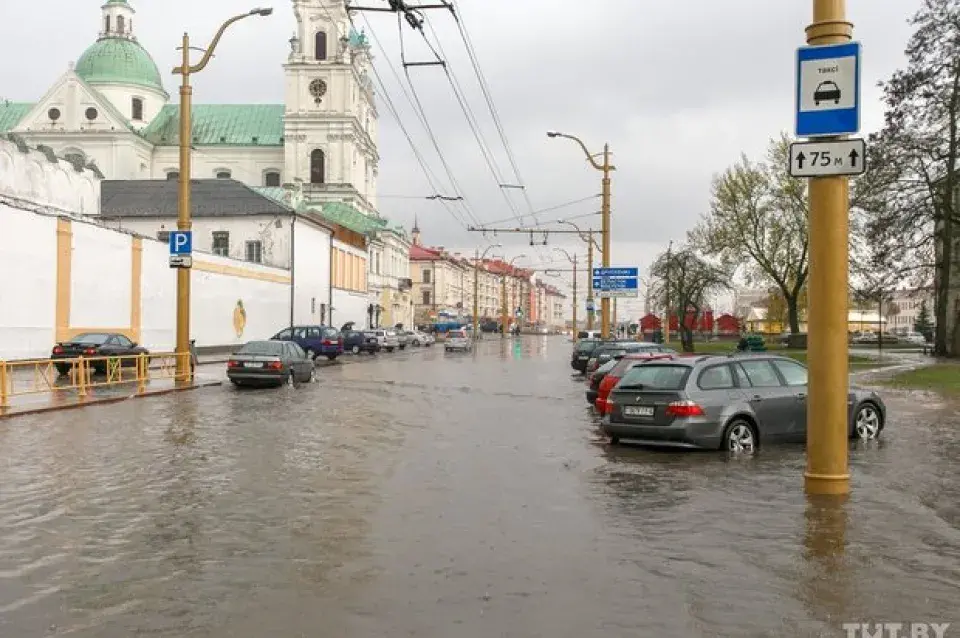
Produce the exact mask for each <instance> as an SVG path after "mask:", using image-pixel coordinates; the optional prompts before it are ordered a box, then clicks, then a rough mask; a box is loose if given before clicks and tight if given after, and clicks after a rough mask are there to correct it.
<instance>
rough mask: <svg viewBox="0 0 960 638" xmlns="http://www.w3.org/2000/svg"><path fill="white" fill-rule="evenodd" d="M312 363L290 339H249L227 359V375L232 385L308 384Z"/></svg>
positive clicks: (313, 367)
mask: <svg viewBox="0 0 960 638" xmlns="http://www.w3.org/2000/svg"><path fill="white" fill-rule="evenodd" d="M315 374H316V372H315V364H314V361H313V357H311V356H309V355H308V354H307V353H306V352H305V351H304V349H303V348H301V347H300V346H299V345H297V343H296V342H294V341H277V340H270V341H250V342H248V343H246V344H244V345H243V347H242V348H240V349H239V350H238V351H237V352H235V353H233V355H231V357H230V360H229V361H227V378H228V379H230V382H231V383H233V385H235V386H271V385H272V386H279V385H284V384H288V385H291V386H293V385H296V384H297V383H310V382H312V381H313V380H314V375H315Z"/></svg>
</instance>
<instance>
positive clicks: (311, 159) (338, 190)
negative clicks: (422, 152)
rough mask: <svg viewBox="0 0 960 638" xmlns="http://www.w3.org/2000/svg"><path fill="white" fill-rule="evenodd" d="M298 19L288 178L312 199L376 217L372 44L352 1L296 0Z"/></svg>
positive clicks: (288, 71)
mask: <svg viewBox="0 0 960 638" xmlns="http://www.w3.org/2000/svg"><path fill="white" fill-rule="evenodd" d="M293 11H294V15H295V17H296V21H297V27H296V32H295V33H294V35H293V37H292V38H291V39H290V57H289V59H288V61H287V63H286V64H285V65H284V74H285V78H286V98H285V115H284V175H285V176H286V180H287V181H288V182H293V181H294V180H297V179H299V180H302V182H303V192H304V196H305V198H306V199H308V200H311V201H338V202H344V201H346V202H348V203H350V204H352V205H353V206H354V207H355V208H357V209H358V210H359V211H361V212H363V213H366V214H376V206H377V204H376V183H377V164H378V161H379V155H378V153H377V110H376V105H375V102H374V91H373V83H372V82H371V80H370V74H371V73H372V70H371V69H372V57H371V55H370V44H369V42H368V41H367V38H366V36H365V35H363V34H362V33H357V32H356V31H355V30H354V29H353V28H352V26H351V23H350V19H349V16H348V15H347V9H346V6H345V3H344V0H293Z"/></svg>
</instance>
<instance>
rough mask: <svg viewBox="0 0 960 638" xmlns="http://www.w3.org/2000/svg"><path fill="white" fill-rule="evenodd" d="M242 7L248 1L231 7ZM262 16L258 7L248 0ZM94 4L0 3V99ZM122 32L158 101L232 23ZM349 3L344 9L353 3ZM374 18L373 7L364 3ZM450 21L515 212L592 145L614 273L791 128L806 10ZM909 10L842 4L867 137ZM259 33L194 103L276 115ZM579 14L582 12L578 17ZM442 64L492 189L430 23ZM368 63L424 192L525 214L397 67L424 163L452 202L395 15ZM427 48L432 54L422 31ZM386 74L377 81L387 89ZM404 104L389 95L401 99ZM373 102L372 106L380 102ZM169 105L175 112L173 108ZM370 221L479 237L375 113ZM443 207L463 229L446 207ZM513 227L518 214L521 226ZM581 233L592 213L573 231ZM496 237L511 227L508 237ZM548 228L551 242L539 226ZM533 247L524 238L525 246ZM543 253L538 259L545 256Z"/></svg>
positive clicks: (589, 172)
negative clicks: (403, 62)
mask: <svg viewBox="0 0 960 638" xmlns="http://www.w3.org/2000/svg"><path fill="white" fill-rule="evenodd" d="M250 1H251V2H253V1H255V0H250ZM263 2H264V3H266V2H269V0H263ZM100 4H101V2H100V1H99V0H90V1H85V0H49V2H47V3H43V13H42V16H38V14H37V10H38V6H36V3H32V2H31V3H27V2H3V3H2V4H0V23H2V24H4V25H8V27H9V26H10V25H22V28H7V29H6V30H5V33H4V38H3V41H4V47H5V51H6V55H3V56H2V57H0V99H10V100H14V101H28V100H29V101H32V100H36V99H38V98H40V97H41V96H42V95H43V94H44V93H45V92H46V91H47V89H48V88H49V87H50V85H51V84H52V83H53V82H54V81H55V80H56V78H57V77H58V76H59V75H60V74H61V73H62V72H63V71H65V70H66V68H67V64H68V62H70V61H72V60H76V59H77V57H79V55H80V54H81V53H82V52H83V50H84V49H85V48H86V47H87V46H88V45H89V44H90V43H91V42H93V40H94V39H95V38H96V34H97V31H98V28H99V25H100ZM132 4H133V6H134V7H135V8H136V10H137V16H136V19H135V30H136V32H137V35H138V37H139V39H140V41H141V43H142V44H143V45H144V46H145V47H146V48H147V50H148V51H150V53H151V54H152V55H153V56H154V58H155V59H156V61H157V63H158V65H159V66H160V69H161V72H162V73H163V74H164V78H165V80H164V82H165V84H166V88H167V90H168V91H169V92H170V93H171V94H172V95H174V96H175V95H176V88H175V83H174V78H173V76H172V75H170V69H171V68H172V67H173V66H174V65H175V64H176V63H177V56H178V53H177V51H176V50H175V47H176V46H177V45H178V44H179V38H180V34H181V33H182V32H183V31H184V30H188V31H189V32H190V34H191V37H192V38H193V40H194V42H195V43H196V44H197V45H198V46H203V45H204V44H206V43H207V42H208V41H209V38H210V37H211V36H212V34H213V32H214V31H215V30H216V28H217V27H218V26H219V24H220V22H221V21H222V20H223V19H224V18H225V17H228V16H230V15H232V14H234V13H237V12H239V11H244V10H247V9H249V8H250V7H249V6H248V5H247V3H246V2H244V1H241V0H204V1H203V2H196V1H195V0H194V1H188V0H163V1H162V2H160V1H158V0H139V1H137V0H132ZM354 4H360V3H359V1H357V0H355V2H354ZM364 4H365V5H366V6H385V5H386V2H385V0H365V2H364ZM455 4H456V5H457V6H458V10H459V13H460V14H461V16H462V24H463V25H465V27H466V32H467V34H468V36H469V37H470V39H471V41H472V43H473V45H474V48H475V50H476V55H477V59H478V61H479V63H480V66H481V70H482V72H483V74H484V76H485V77H486V80H487V82H488V84H489V86H490V90H491V92H492V97H493V100H494V103H495V105H496V108H497V111H498V112H499V115H500V119H501V121H502V124H503V129H504V132H505V134H506V138H507V141H508V143H509V145H510V147H511V148H512V150H513V153H514V156H515V159H516V164H517V166H518V167H519V170H520V176H521V178H522V179H523V181H524V183H525V184H526V187H527V188H526V193H527V194H528V195H529V199H530V202H531V204H532V207H533V209H534V210H539V209H543V208H549V207H553V206H556V205H558V204H562V203H564V202H570V201H572V200H581V199H583V198H586V197H590V196H593V195H597V194H598V193H599V191H600V183H599V182H600V180H599V177H600V174H599V173H598V172H597V171H595V170H593V169H592V168H590V167H589V166H588V165H587V164H586V161H585V159H584V157H583V153H582V151H581V150H580V149H579V148H577V147H576V146H575V145H574V144H573V143H571V142H569V141H564V140H550V139H548V138H547V137H546V136H545V132H546V131H547V130H560V131H563V132H568V133H572V134H576V135H578V136H579V137H581V138H582V139H583V140H584V141H585V142H586V143H587V144H588V146H589V147H590V149H591V151H594V152H599V151H601V150H602V148H603V144H604V142H609V143H610V147H611V150H612V151H613V158H614V163H615V165H616V167H617V170H616V172H615V173H614V180H613V209H614V217H613V229H614V230H613V237H614V245H613V250H612V257H613V263H614V265H639V266H641V268H644V269H646V268H647V267H649V264H650V262H651V260H652V259H653V258H654V257H655V256H656V254H657V253H659V252H660V251H662V250H663V249H665V247H666V245H667V242H668V241H670V240H671V239H673V240H677V241H680V240H682V239H683V237H684V235H685V232H686V231H687V229H688V228H689V227H690V226H692V225H693V224H694V223H695V222H696V220H697V218H698V217H699V216H700V214H701V213H702V212H703V211H704V210H706V209H707V207H708V205H709V188H710V180H711V177H712V175H713V174H714V173H716V172H717V171H720V170H723V169H724V168H725V167H726V166H728V165H729V164H731V163H733V162H735V161H736V160H737V158H738V155H739V153H740V152H741V151H743V152H746V153H747V154H748V155H751V156H755V157H756V156H759V155H760V154H761V153H762V152H763V149H764V147H765V145H766V143H767V140H768V139H769V138H770V137H771V136H775V135H777V134H778V132H779V131H781V130H784V131H790V130H792V127H793V110H792V101H793V95H794V55H795V48H796V47H797V46H798V45H801V44H803V28H804V26H805V25H806V24H807V23H808V22H809V19H810V12H811V2H810V0H724V1H722V2H720V1H718V0H672V1H671V2H662V1H660V0H595V1H594V2H591V3H588V4H585V3H582V2H571V1H569V0H455ZM919 4H920V0H849V1H848V2H847V8H848V13H849V18H850V19H851V20H852V21H853V22H854V23H855V38H856V39H858V40H860V41H861V42H863V45H864V68H863V78H864V81H863V88H864V106H865V109H864V115H863V125H864V126H863V128H864V130H865V131H871V130H873V129H875V128H876V127H877V126H878V125H879V124H880V122H881V118H882V111H881V108H880V102H879V92H878V90H877V89H876V88H875V86H876V83H877V81H878V80H880V79H883V78H886V77H888V76H889V74H890V73H891V72H892V71H893V70H894V69H896V68H897V67H899V66H901V65H902V63H903V55H902V51H903V48H904V45H905V43H906V40H907V37H908V36H909V27H908V25H907V24H906V20H907V18H908V17H909V16H910V15H912V14H913V13H914V12H915V11H916V10H917V8H918V7H919ZM274 8H275V9H276V11H275V14H274V15H273V16H271V17H269V18H264V19H251V20H245V21H243V22H241V23H239V24H238V25H235V27H233V28H232V29H231V31H230V32H229V33H228V34H227V36H226V37H225V38H224V40H223V41H222V43H221V44H220V46H219V48H218V52H217V56H216V58H215V60H214V61H213V62H212V63H211V65H210V66H209V67H208V68H207V69H206V70H205V71H204V72H203V73H202V74H201V75H198V76H197V77H196V78H195V90H194V96H195V97H194V99H195V101H196V102H198V103H202V102H226V103H268V102H273V103H279V102H282V101H283V70H282V68H281V64H282V63H283V62H284V61H285V59H286V56H287V53H288V51H289V44H288V42H287V41H288V39H289V38H290V36H291V34H292V32H293V27H294V18H293V13H292V10H291V5H290V3H289V2H287V1H285V0H275V2H274ZM585 9H589V10H585ZM427 15H428V16H429V18H430V27H432V29H434V30H435V32H436V35H437V37H438V38H439V41H440V44H441V46H442V49H443V57H444V59H445V60H446V61H447V62H448V68H449V69H450V71H451V72H452V74H453V76H455V78H456V80H458V81H459V84H460V85H462V86H463V90H464V93H465V95H466V99H467V103H468V105H469V107H470V109H471V110H472V111H473V113H474V114H475V115H476V117H477V119H478V120H479V122H480V127H481V129H482V136H483V137H484V138H485V140H486V141H487V142H488V143H489V145H490V147H491V149H492V152H493V153H494V154H495V165H496V167H497V170H498V172H499V173H500V174H501V175H502V179H503V180H504V181H505V182H507V183H511V184H515V183H516V182H517V177H516V176H515V175H514V174H513V170H512V168H511V167H510V163H509V162H508V159H507V157H506V154H505V152H504V147H503V144H502V143H501V142H500V138H499V135H498V134H497V131H496V128H495V127H494V124H493V119H492V117H491V115H490V112H489V109H488V108H487V106H486V102H485V101H484V99H483V95H482V93H481V92H480V90H479V86H478V82H477V79H476V75H475V74H474V72H473V69H472V67H471V65H470V61H469V58H468V57H467V55H466V50H465V47H464V43H463V40H462V39H461V37H460V34H459V32H458V30H457V28H456V23H455V22H454V20H453V18H452V17H451V16H450V14H449V13H447V12H442V11H431V12H428V14H427ZM365 20H368V21H369V25H370V26H369V27H368V29H367V31H368V34H372V35H373V36H374V37H375V41H376V44H375V46H374V55H375V57H376V65H377V67H378V69H379V72H380V76H381V77H382V78H383V80H384V82H385V86H386V90H387V94H388V95H390V96H391V98H392V100H393V102H394V103H395V104H396V106H397V108H398V109H399V111H400V117H401V120H402V121H403V123H404V126H405V127H406V128H407V131H408V132H409V133H410V135H411V136H412V137H413V140H414V144H415V146H416V147H417V149H418V150H419V152H420V153H421V154H422V155H423V156H424V157H425V158H426V160H427V162H428V163H429V164H430V166H431V170H432V171H433V172H434V173H435V174H436V175H437V176H438V178H439V180H440V182H441V184H442V185H441V188H442V189H443V192H444V194H447V195H451V194H457V195H462V196H464V197H465V198H466V199H467V202H468V204H469V208H470V211H471V212H472V213H473V214H474V215H475V216H476V218H477V219H478V220H479V221H480V222H491V221H496V220H507V219H510V218H511V217H512V216H513V215H514V210H513V209H512V208H511V207H510V206H508V203H507V201H505V198H504V195H505V194H506V197H508V198H509V199H510V201H511V202H512V203H513V205H514V207H515V209H516V210H517V211H519V212H521V213H524V214H526V213H528V212H529V210H530V208H529V206H528V204H527V202H526V200H525V198H524V197H523V196H522V193H521V191H519V190H517V189H508V190H504V189H501V188H499V187H498V185H497V180H496V179H495V178H494V176H493V175H492V174H491V171H490V169H489V168H488V166H487V163H486V162H485V160H484V158H483V155H482V154H481V152H480V147H479V145H478V144H477V142H476V141H475V138H474V135H473V133H472V132H471V130H470V128H469V126H468V124H467V120H466V117H465V116H464V113H463V112H462V110H461V108H460V106H459V105H458V102H457V100H456V98H455V95H454V92H453V89H452V88H451V85H450V82H449V81H448V79H447V76H446V75H445V74H444V73H443V71H442V70H441V68H440V67H413V68H410V69H409V75H410V78H411V79H412V82H413V87H414V88H415V89H416V92H417V95H418V96H419V98H420V100H421V102H422V104H423V105H424V109H425V112H426V116H427V122H428V123H429V124H430V127H431V128H432V130H433V132H434V134H435V137H436V139H437V141H438V145H439V147H440V150H441V151H442V152H443V157H444V159H445V160H446V163H447V165H448V166H449V167H450V169H451V172H452V173H453V176H454V178H455V179H456V181H457V183H458V184H459V186H460V189H455V188H453V187H451V186H450V185H449V180H448V179H447V177H446V173H445V170H444V169H443V167H442V165H441V163H440V161H439V159H438V155H437V152H436V150H435V149H434V147H433V145H432V144H431V142H430V140H429V137H428V136H427V134H426V132H425V129H424V126H423V125H422V124H421V123H420V121H419V119H418V118H417V117H416V115H415V111H414V110H413V108H412V106H411V103H410V101H409V100H408V98H407V97H406V96H405V94H404V93H403V91H401V85H400V84H399V83H398V82H397V77H399V78H403V74H402V71H401V70H400V67H399V61H400V41H399V38H398V33H399V30H398V26H397V22H396V19H395V16H391V15H389V14H385V13H368V14H364V16H363V17H361V16H358V17H357V23H358V24H359V25H361V26H363V25H365V24H366V23H365ZM427 33H428V36H429V37H431V38H433V34H432V33H431V30H430V29H429V28H428V29H427ZM404 45H405V50H406V53H407V59H408V61H412V62H418V61H427V60H430V59H433V54H432V53H430V51H429V50H428V49H427V48H426V47H425V46H424V45H423V39H422V38H421V37H420V36H419V35H418V34H417V33H416V32H414V31H412V30H411V29H409V27H405V28H404ZM395 74H396V75H395ZM407 91H408V93H409V88H407ZM381 98H382V96H381ZM174 99H175V98H174ZM380 122H381V129H380V131H381V133H380V155H381V163H380V184H379V189H380V193H381V197H382V199H381V200H380V209H381V212H382V213H383V214H384V215H385V216H387V217H390V218H392V219H395V220H397V221H400V222H402V223H404V224H405V225H407V226H408V227H409V226H410V225H412V221H413V219H414V216H415V215H416V216H417V218H418V219H419V222H420V227H421V230H422V231H423V237H424V242H425V243H429V244H432V245H443V246H445V247H447V248H451V249H457V250H463V251H469V252H472V251H473V249H474V248H475V247H477V246H478V245H479V246H483V245H484V243H483V241H484V240H483V238H482V237H481V236H480V235H479V234H470V233H467V232H466V231H465V229H464V227H463V225H462V224H461V223H460V222H459V221H458V220H457V219H455V217H454V216H453V215H451V213H450V212H449V211H448V210H447V209H446V208H445V207H444V206H442V205H441V204H439V203H436V202H430V201H426V200H422V199H419V198H421V197H424V196H427V195H431V194H433V189H431V187H430V186H429V184H428V183H427V181H426V179H425V178H424V176H423V171H422V170H421V168H420V166H419V164H418V162H417V160H416V159H415V156H414V154H413V152H412V151H411V148H410V145H409V144H408V142H407V141H406V139H405V137H404V135H403V134H402V132H401V130H400V128H399V127H398V125H397V122H396V120H395V119H394V118H393V116H392V115H391V114H390V112H389V110H388V109H387V108H386V107H385V106H384V105H383V104H382V99H381V105H380ZM598 209H599V198H597V199H596V200H594V201H587V202H582V203H579V204H576V205H572V206H569V207H566V208H561V209H558V210H554V211H550V212H545V213H543V214H541V215H539V219H540V220H542V221H544V222H547V221H551V220H556V219H558V218H561V217H573V216H575V215H584V214H588V213H590V212H591V211H595V210H598ZM456 210H457V211H459V212H461V213H463V212H465V211H463V210H462V208H459V207H458V208H457V209H456ZM527 219H528V220H529V218H527ZM576 221H577V223H580V224H581V226H582V227H584V228H586V227H589V226H591V225H592V226H594V227H596V228H599V216H594V217H590V216H587V217H580V218H579V219H577V220H576ZM506 225H510V226H515V225H517V223H508V224H506ZM549 226H550V227H553V228H557V226H556V224H550V225H549ZM537 239H538V240H539V241H540V242H542V239H543V237H542V235H538V236H537ZM492 241H498V242H502V243H504V245H505V248H504V250H505V252H506V255H507V256H508V257H512V256H515V255H518V254H520V253H526V254H527V255H529V257H528V258H525V259H521V260H518V262H517V263H530V264H534V263H542V262H544V260H550V259H558V257H557V256H556V253H552V249H553V247H554V246H560V247H564V248H566V249H568V250H569V251H571V252H573V251H576V252H578V253H583V252H584V249H583V244H582V243H580V242H578V241H575V240H574V239H571V238H569V237H567V238H564V237H551V238H550V239H549V245H548V246H547V247H545V248H544V247H543V246H539V247H535V248H532V247H530V246H529V237H524V236H506V237H505V236H500V237H498V238H496V239H494V240H492ZM551 253H552V255H553V256H551Z"/></svg>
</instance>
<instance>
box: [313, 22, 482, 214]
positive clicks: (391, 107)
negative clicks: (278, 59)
mask: <svg viewBox="0 0 960 638" xmlns="http://www.w3.org/2000/svg"><path fill="white" fill-rule="evenodd" d="M320 8H321V9H323V11H324V13H326V14H327V17H328V18H329V19H330V21H331V22H332V23H336V20H334V18H333V16H332V15H331V14H330V10H329V9H327V8H326V7H324V6H323V4H321V5H320ZM347 17H348V18H350V24H351V25H353V19H352V18H351V17H350V15H349V13H348V14H347ZM354 28H356V27H355V26H354ZM389 62H390V60H389V58H387V63H388V66H389ZM370 69H371V70H372V71H373V76H374V80H375V82H376V84H377V87H378V88H379V89H380V93H381V94H382V95H383V98H384V103H385V104H386V105H387V110H388V111H389V112H390V114H391V115H392V116H393V119H395V120H396V122H397V126H399V127H400V131H401V132H402V133H403V136H404V137H405V138H406V140H407V144H409V146H410V150H411V151H413V155H414V157H415V158H416V160H417V163H418V164H419V165H420V169H421V170H422V171H423V175H424V177H425V178H426V180H427V184H429V186H430V188H431V190H433V191H434V193H435V194H437V195H440V194H441V193H443V189H441V188H439V187H438V186H437V184H439V183H440V181H441V180H439V179H437V176H436V175H435V174H434V173H433V171H432V170H431V168H430V166H429V165H428V164H427V163H426V161H425V160H424V158H423V155H422V154H421V153H420V150H419V149H418V148H417V145H416V144H415V143H414V142H413V137H412V136H411V135H410V132H409V131H408V130H407V127H406V126H405V125H404V123H403V119H402V118H401V117H400V111H399V110H398V109H397V107H396V104H394V102H393V98H392V97H390V93H389V92H388V91H387V86H386V84H385V83H384V82H383V78H381V77H380V73H379V71H377V67H376V66H375V65H373V64H371V65H370ZM391 69H392V67H391ZM401 88H402V86H401ZM436 199H439V200H440V203H441V204H442V205H443V207H444V208H445V209H446V211H447V212H448V213H449V214H450V216H451V217H453V218H454V219H455V220H456V221H457V223H459V224H460V225H461V226H463V227H464V228H467V227H468V226H469V225H470V220H468V219H465V218H464V216H463V214H462V213H460V212H459V211H456V212H455V209H454V208H453V207H451V206H450V204H449V203H448V202H450V201H452V200H453V199H454V198H445V197H443V196H440V197H437V198H436Z"/></svg>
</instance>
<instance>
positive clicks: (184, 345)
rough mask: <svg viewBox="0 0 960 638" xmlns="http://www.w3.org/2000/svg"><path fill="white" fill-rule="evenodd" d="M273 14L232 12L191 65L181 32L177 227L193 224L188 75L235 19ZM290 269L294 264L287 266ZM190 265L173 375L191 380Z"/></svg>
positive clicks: (183, 280)
mask: <svg viewBox="0 0 960 638" xmlns="http://www.w3.org/2000/svg"><path fill="white" fill-rule="evenodd" d="M271 13H273V9H271V8H260V7H257V8H255V9H252V10H250V11H248V12H247V13H241V14H240V15H235V16H233V17H232V18H230V19H229V20H227V21H226V22H224V23H223V24H222V25H220V30H219V31H217V34H216V35H215V36H214V37H213V41H212V42H211V43H210V46H208V47H207V49H206V51H204V53H203V57H202V58H200V61H199V62H198V63H196V64H194V65H191V64H190V35H189V34H187V33H184V34H183V45H182V49H181V53H182V55H183V61H182V63H181V65H180V66H178V67H176V68H174V69H173V73H174V74H175V75H179V76H180V168H179V170H180V181H179V206H178V210H177V230H180V231H189V230H190V228H191V227H192V225H193V222H192V220H191V217H190V144H191V141H192V139H193V126H192V122H191V118H190V111H191V101H192V96H193V87H192V86H190V76H191V75H192V74H194V73H199V72H200V71H202V70H203V69H204V68H205V67H206V66H207V63H208V62H209V61H210V58H211V57H213V52H214V50H215V49H216V48H217V44H219V42H220V38H221V37H222V36H223V32H224V31H226V30H227V27H229V26H230V25H231V24H233V23H234V22H238V21H240V20H243V19H244V18H249V17H250V16H268V15H270V14H271ZM290 267H291V268H293V264H291V265H290ZM189 353H190V268H189V267H188V268H178V269H177V345H176V360H177V368H176V375H175V378H176V379H177V380H178V381H182V380H188V379H192V377H193V371H192V366H191V365H190V364H191V361H190V359H191V357H190V354H189Z"/></svg>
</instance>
